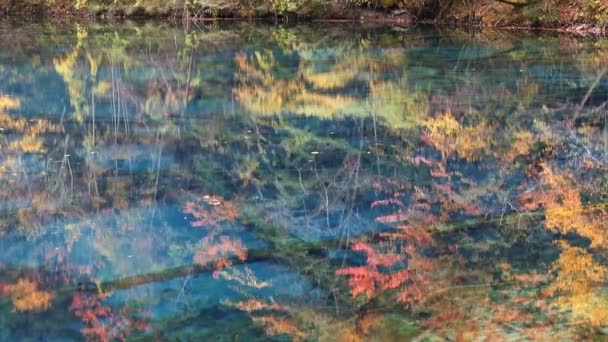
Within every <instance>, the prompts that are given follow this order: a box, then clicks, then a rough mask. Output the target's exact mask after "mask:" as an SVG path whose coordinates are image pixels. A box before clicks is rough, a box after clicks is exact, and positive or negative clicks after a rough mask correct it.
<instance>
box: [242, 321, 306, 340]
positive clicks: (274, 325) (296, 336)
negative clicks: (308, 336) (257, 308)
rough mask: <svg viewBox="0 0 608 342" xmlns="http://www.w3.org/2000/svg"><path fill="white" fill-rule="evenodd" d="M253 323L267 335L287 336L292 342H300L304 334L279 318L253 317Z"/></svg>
mask: <svg viewBox="0 0 608 342" xmlns="http://www.w3.org/2000/svg"><path fill="white" fill-rule="evenodd" d="M253 321H254V322H255V323H256V324H259V325H261V326H262V327H263V328H264V331H265V332H266V334H268V335H273V336H274V335H283V334H285V335H288V336H289V337H291V338H292V339H293V340H294V341H301V340H302V339H303V337H304V333H303V332H302V331H301V330H300V329H299V328H298V327H297V326H296V324H295V323H294V322H293V321H292V320H291V319H287V318H280V317H276V316H272V315H268V316H260V317H254V318H253Z"/></svg>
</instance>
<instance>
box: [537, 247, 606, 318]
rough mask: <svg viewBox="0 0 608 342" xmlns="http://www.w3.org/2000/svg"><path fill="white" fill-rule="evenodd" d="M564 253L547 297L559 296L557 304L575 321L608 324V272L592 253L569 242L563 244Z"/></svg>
mask: <svg viewBox="0 0 608 342" xmlns="http://www.w3.org/2000/svg"><path fill="white" fill-rule="evenodd" d="M558 245H559V246H560V247H561V248H562V254H561V255H560V257H559V258H558V260H557V261H556V262H555V263H554V264H553V270H554V271H555V272H556V274H557V275H556V278H555V280H554V281H553V282H552V284H551V286H550V287H548V288H547V289H545V291H544V294H545V295H546V296H553V295H554V294H558V296H557V299H556V303H557V305H558V306H559V308H560V309H561V310H564V311H569V312H570V314H571V315H572V316H573V318H574V319H578V320H584V321H587V322H589V323H591V324H592V325H594V326H601V325H604V324H606V323H607V322H608V302H607V301H606V291H605V290H604V289H603V283H604V281H605V279H606V275H608V269H607V268H606V267H605V266H603V265H601V264H599V263H597V262H596V261H594V260H593V258H592V256H591V254H590V253H589V252H587V251H585V250H584V249H582V248H580V247H574V246H571V245H570V244H568V243H567V242H566V241H559V242H558Z"/></svg>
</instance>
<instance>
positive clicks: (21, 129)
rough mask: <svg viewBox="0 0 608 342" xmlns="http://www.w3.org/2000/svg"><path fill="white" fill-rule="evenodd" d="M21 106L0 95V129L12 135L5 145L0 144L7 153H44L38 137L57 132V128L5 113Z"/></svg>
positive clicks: (13, 100)
mask: <svg viewBox="0 0 608 342" xmlns="http://www.w3.org/2000/svg"><path fill="white" fill-rule="evenodd" d="M20 106H21V103H20V101H19V100H18V99H13V98H11V97H7V96H2V95H0V127H2V130H3V132H7V133H12V134H13V137H12V140H10V141H9V142H8V143H7V144H4V143H3V144H2V145H1V146H2V147H5V148H6V151H5V152H9V153H15V152H16V153H37V152H43V151H44V144H43V141H42V139H41V138H40V135H43V134H45V133H49V132H57V131H59V127H58V126H56V125H53V124H52V123H50V121H48V120H34V119H31V120H26V119H24V118H19V117H14V116H12V115H10V114H8V113H6V112H5V111H7V110H15V109H18V108H19V107H20Z"/></svg>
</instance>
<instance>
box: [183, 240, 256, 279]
mask: <svg viewBox="0 0 608 342" xmlns="http://www.w3.org/2000/svg"><path fill="white" fill-rule="evenodd" d="M232 255H234V256H236V257H237V258H238V259H239V260H241V261H245V260H247V248H246V247H245V245H243V243H242V242H241V240H239V239H235V238H231V237H229V236H220V237H218V238H217V239H215V238H214V236H212V235H210V236H208V237H206V238H204V239H203V240H201V243H200V248H199V250H198V251H196V253H195V254H194V261H195V262H196V263H197V264H199V265H207V264H208V263H211V262H214V263H215V269H216V270H221V269H223V268H224V267H228V266H232V262H231V261H230V260H229V259H228V257H230V256H232Z"/></svg>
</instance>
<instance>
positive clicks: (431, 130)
mask: <svg viewBox="0 0 608 342" xmlns="http://www.w3.org/2000/svg"><path fill="white" fill-rule="evenodd" d="M490 132H491V129H490V127H488V126H487V125H486V124H484V123H479V124H476V125H472V126H463V125H462V124H461V123H460V122H458V121H457V120H456V119H455V118H454V116H453V115H452V113H450V112H447V113H445V114H443V115H441V116H438V117H435V118H429V119H428V120H427V122H426V132H425V134H424V135H423V139H424V140H426V141H427V142H428V143H429V144H430V145H432V146H434V147H435V148H437V150H439V151H440V152H441V153H442V154H443V155H444V156H445V157H449V156H451V155H453V154H457V155H458V156H459V157H461V158H463V159H466V160H469V161H473V160H477V159H480V158H481V157H482V156H483V153H484V151H485V149H487V148H488V147H489V146H490V143H491V135H490Z"/></svg>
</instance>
